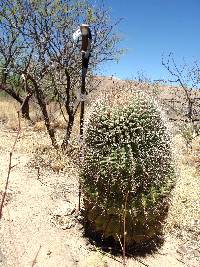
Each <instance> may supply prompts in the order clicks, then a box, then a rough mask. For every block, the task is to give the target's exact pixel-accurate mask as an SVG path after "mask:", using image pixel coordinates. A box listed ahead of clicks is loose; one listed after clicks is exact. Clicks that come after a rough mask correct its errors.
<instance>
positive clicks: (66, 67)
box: [0, 0, 121, 147]
mask: <svg viewBox="0 0 200 267" xmlns="http://www.w3.org/2000/svg"><path fill="white" fill-rule="evenodd" d="M0 17H1V19H2V18H3V20H4V21H5V22H6V24H7V25H8V26H7V27H8V30H9V31H15V32H16V36H17V37H16V38H17V41H16V42H21V43H22V44H23V45H24V47H23V50H22V51H23V53H22V54H20V56H21V58H22V59H21V60H17V57H16V56H15V55H14V56H13V59H12V62H13V64H12V68H11V71H12V73H16V74H19V75H23V77H24V81H25V84H26V88H28V89H26V90H30V91H31V92H33V94H34V96H35V97H36V99H37V102H38V104H39V106H40V108H41V111H42V114H43V117H44V120H45V125H46V128H47V130H48V133H49V136H50V137H51V140H52V144H53V145H54V146H57V141H56V137H55V132H54V129H53V128H52V127H51V123H50V117H49V113H48V108H47V107H48V103H49V102H50V101H52V100H53V101H57V102H59V104H60V107H62V108H64V109H65V112H66V113H67V115H68V118H67V126H66V134H65V137H64V140H63V147H66V146H67V144H68V141H69V138H70V134H71V131H72V127H73V124H74V118H75V114H76V112H77V110H78V105H79V101H80V93H79V92H80V80H81V78H80V77H81V75H80V73H81V55H80V45H79V43H74V42H73V40H72V35H73V32H74V31H75V30H76V29H77V28H78V27H79V25H80V24H82V23H87V24H89V25H90V28H91V31H92V33H93V43H92V49H91V58H90V66H89V70H88V74H89V75H88V78H87V79H88V80H90V78H89V77H91V76H92V73H93V72H94V70H95V69H96V68H97V66H99V64H100V63H103V62H105V61H107V60H114V59H116V57H117V56H118V55H119V54H120V53H121V50H120V49H118V47H117V44H118V42H119V37H118V35H116V34H115V33H114V31H113V30H114V28H115V26H116V25H117V23H118V22H116V23H114V24H113V25H112V24H111V23H110V19H109V13H108V11H106V8H105V7H104V6H103V5H101V6H98V7H94V6H92V5H91V4H90V1H87V0H81V1H76V0H66V1H61V0H57V1H53V0H42V1H31V0H14V1H10V0H3V1H1V7H0ZM88 82H89V81H88ZM88 90H90V89H88ZM65 112H63V114H64V113H65Z"/></svg>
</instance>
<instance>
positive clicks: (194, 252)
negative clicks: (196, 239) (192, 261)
mask: <svg viewBox="0 0 200 267" xmlns="http://www.w3.org/2000/svg"><path fill="white" fill-rule="evenodd" d="M193 254H194V256H195V257H197V258H200V251H199V250H198V249H195V250H193Z"/></svg>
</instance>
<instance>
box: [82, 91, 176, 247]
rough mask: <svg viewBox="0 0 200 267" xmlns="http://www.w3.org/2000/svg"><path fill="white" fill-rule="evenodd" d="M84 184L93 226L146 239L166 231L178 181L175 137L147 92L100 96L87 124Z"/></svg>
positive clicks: (118, 235)
mask: <svg viewBox="0 0 200 267" xmlns="http://www.w3.org/2000/svg"><path fill="white" fill-rule="evenodd" d="M84 142H85V144H84V145H85V148H84V149H85V150H84V165H83V170H82V186H83V190H84V205H85V215H86V219H87V221H88V222H89V225H90V227H91V229H93V230H95V231H97V232H99V233H101V234H102V235H103V236H104V237H109V236H112V237H113V238H114V239H115V240H117V241H118V240H119V238H123V236H124V230H123V225H124V222H125V229H126V243H127V244H133V243H135V242H138V243H140V242H143V241H147V240H149V239H152V238H154V237H155V236H157V235H159V234H160V233H161V232H162V225H163V221H164V219H165V217H166V214H167V208H168V203H169V194H170V191H171V189H172V187H173V184H174V168H173V157H172V148H171V138H170V134H169V131H168V128H167V124H166V122H165V120H164V118H163V115H162V112H161V110H160V108H159V106H158V104H157V103H156V102H155V101H154V100H153V99H151V98H150V97H149V96H148V95H146V94H144V93H143V92H140V91H139V92H134V93H131V97H129V100H128V101H127V99H126V100H125V101H124V100H123V97H122V96H121V95H116V96H115V97H113V99H112V98H111V100H109V101H106V100H104V101H99V102H98V103H97V104H96V105H95V106H94V107H93V110H92V112H91V115H90V117H89V120H88V123H87V126H86V129H85V140H84Z"/></svg>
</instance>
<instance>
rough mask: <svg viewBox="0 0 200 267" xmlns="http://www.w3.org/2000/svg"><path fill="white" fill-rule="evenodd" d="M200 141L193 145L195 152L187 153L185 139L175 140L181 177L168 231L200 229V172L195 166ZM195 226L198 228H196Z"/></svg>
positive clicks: (175, 190) (175, 191)
mask: <svg viewBox="0 0 200 267" xmlns="http://www.w3.org/2000/svg"><path fill="white" fill-rule="evenodd" d="M199 141H200V138H199V140H196V141H195V142H196V144H193V150H192V151H189V152H187V149H186V146H185V143H184V140H183V138H181V137H180V136H178V135H177V136H176V138H175V142H176V147H177V151H178V153H179V158H178V169H179V176H178V180H177V183H176V186H175V188H174V190H173V192H172V204H171V207H170V210H169V215H168V219H167V224H166V229H167V231H171V230H173V229H181V228H184V229H191V228H192V229H193V228H195V229H196V228H198V227H200V198H199V193H200V171H199V170H198V169H197V168H196V166H195V164H196V162H199V156H200V155H199V154H198V152H197V151H199V146H197V144H199ZM194 163H195V164H194ZM195 225H196V226H197V225H198V227H194V226H195ZM196 230H197V229H196Z"/></svg>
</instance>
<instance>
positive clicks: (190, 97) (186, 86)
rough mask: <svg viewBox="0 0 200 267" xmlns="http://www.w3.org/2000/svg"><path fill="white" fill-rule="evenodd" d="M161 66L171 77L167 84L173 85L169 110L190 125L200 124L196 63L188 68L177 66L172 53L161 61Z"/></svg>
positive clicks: (199, 70) (199, 97) (198, 74)
mask: <svg viewBox="0 0 200 267" xmlns="http://www.w3.org/2000/svg"><path fill="white" fill-rule="evenodd" d="M162 65H163V66H164V67H165V68H166V70H167V71H168V72H169V74H170V75H171V79H169V81H168V82H170V83H172V84H174V85H175V87H174V93H175V94H176V97H174V98H172V99H170V100H169V103H168V104H171V108H172V109H173V110H174V112H176V113H177V114H178V115H180V116H181V118H182V120H183V121H185V122H189V123H192V124H196V123H199V122H200V68H199V65H198V62H197V61H196V62H194V63H193V65H192V66H189V65H188V64H187V63H185V62H184V64H183V65H178V64H177V63H176V61H175V59H174V56H173V54H172V53H170V54H169V56H168V58H167V59H164V58H163V59H162Z"/></svg>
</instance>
